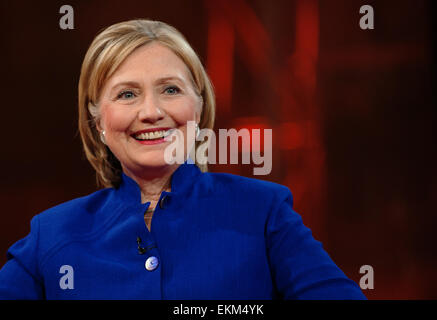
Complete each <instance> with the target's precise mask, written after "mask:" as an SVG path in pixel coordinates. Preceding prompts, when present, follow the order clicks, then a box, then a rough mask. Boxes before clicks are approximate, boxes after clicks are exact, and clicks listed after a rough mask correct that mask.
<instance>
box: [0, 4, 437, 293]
mask: <svg viewBox="0 0 437 320" xmlns="http://www.w3.org/2000/svg"><path fill="white" fill-rule="evenodd" d="M431 3H432V1H414V0H409V1H388V0H385V1H384V0H380V1H370V0H368V1H358V0H353V1H352V0H336V1H317V0H294V1H286V0H279V1H263V0H257V1H249V0H237V1H201V0H191V1H165V2H161V1H129V0H123V1H119V0H118V1H103V0H102V1H76V2H69V3H66V2H60V1H53V2H50V1H47V2H46V1H44V2H42V1H38V2H36V1H35V2H31V1H27V2H23V1H2V2H1V19H0V23H1V28H0V30H1V40H2V49H1V56H2V59H1V61H2V62H3V63H2V71H3V72H2V80H3V81H2V95H1V106H2V114H3V117H2V119H3V120H2V125H1V136H2V141H3V142H2V148H1V150H2V157H1V158H0V161H1V164H0V167H1V168H2V169H3V170H1V173H0V175H1V186H0V188H1V191H0V200H1V204H2V217H1V221H2V222H1V227H0V265H2V264H3V263H4V262H5V261H6V258H5V253H6V250H7V248H8V247H9V246H10V245H11V244H13V243H14V242H15V241H17V240H18V239H20V238H22V237H24V236H25V235H26V234H27V233H28V232H29V221H30V219H31V218H32V217H33V216H34V215H35V214H37V213H39V212H41V211H43V210H45V209H47V208H49V207H51V206H54V205H56V204H58V203H61V202H64V201H67V200H70V199H72V198H75V197H78V196H82V195H86V194H88V193H90V192H93V191H94V190H96V187H95V178H94V172H93V170H92V169H91V167H90V165H89V164H88V163H87V162H86V160H85V158H84V155H83V152H82V149H81V142H80V138H79V136H78V132H77V124H76V122H77V83H78V79H79V71H80V66H81V62H82V59H83V57H84V54H85V52H86V50H87V48H88V46H89V44H90V43H91V41H92V39H93V37H94V36H95V35H96V33H97V32H98V31H99V30H101V29H102V28H104V27H107V26H109V25H111V24H113V23H116V22H120V21H123V20H128V19H133V18H152V19H156V20H162V21H165V22H167V23H169V24H172V25H174V26H175V27H176V28H178V29H179V30H180V31H181V32H182V33H183V34H184V35H185V36H186V37H187V38H188V40H189V41H190V43H191V44H192V46H193V47H194V49H195V50H196V51H197V52H198V53H199V55H200V57H201V59H202V61H203V62H204V64H205V66H206V67H207V69H208V72H209V74H210V76H211V78H212V80H213V82H214V85H215V88H216V90H217V92H216V93H217V101H218V105H217V121H216V129H218V128H237V129H239V128H271V129H273V170H272V172H271V174H270V175H268V176H256V177H255V178H260V179H266V180H270V181H274V182H278V183H281V184H284V185H286V186H288V187H289V188H290V190H291V191H292V192H293V195H294V198H295V209H296V211H298V212H299V213H300V214H301V215H302V216H303V219H304V222H305V224H306V225H308V226H309V227H310V228H311V229H312V230H313V233H314V236H315V237H316V238H317V239H318V240H320V241H322V242H323V244H324V247H325V248H326V250H327V251H328V252H329V253H330V255H331V257H332V258H333V259H334V260H335V262H336V263H337V264H338V265H339V266H340V267H341V268H342V269H343V270H344V271H345V273H346V274H347V275H348V276H349V277H350V278H352V279H353V280H355V281H357V282H358V281H359V279H360V276H361V274H359V269H360V267H361V266H362V265H371V266H372V267H373V268H374V271H375V288H374V289H373V290H365V291H364V293H365V294H366V296H367V297H368V298H369V299H429V298H434V299H435V298H437V294H436V293H435V290H434V287H435V286H436V284H437V283H436V278H437V276H436V275H435V269H436V266H437V263H436V262H437V261H436V255H435V253H434V250H435V249H434V232H435V222H436V216H435V214H436V210H435V206H434V202H433V200H434V199H435V198H436V195H437V184H436V169H435V162H436V159H435V158H436V152H435V129H434V127H433V124H435V120H436V111H435V91H434V89H435V83H436V82H435V80H436V79H435V75H436V73H435V71H436V70H435V61H434V59H433V54H435V42H434V43H433V42H432V41H431V39H432V35H433V34H434V33H435V31H436V29H435V26H433V25H432V24H431V22H432V20H431V18H432V14H433V12H434V11H435V10H434V11H433V8H435V6H432V5H431ZM63 4H70V5H72V7H73V8H74V18H75V20H74V27H75V29H74V30H61V29H60V28H59V19H60V17H61V16H62V15H61V14H59V8H60V7H61V6H62V5H63ZM365 4H370V5H372V6H373V8H374V10H375V29H374V30H361V29H360V28H359V24H358V22H359V19H360V17H361V16H360V14H359V8H360V7H361V6H362V5H365ZM252 168H253V166H252V165H226V166H225V165H215V166H211V171H222V172H231V173H235V174H240V175H246V176H250V177H254V176H253V175H252Z"/></svg>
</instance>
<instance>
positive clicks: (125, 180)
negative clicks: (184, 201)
mask: <svg viewBox="0 0 437 320" xmlns="http://www.w3.org/2000/svg"><path fill="white" fill-rule="evenodd" d="M201 174H202V171H200V169H199V167H197V166H196V165H195V164H194V163H193V161H192V160H191V159H190V158H189V159H188V160H186V161H185V162H184V163H183V164H181V165H179V167H178V168H177V169H176V170H175V172H173V175H172V177H171V192H166V191H164V193H166V194H177V195H179V194H184V193H186V192H188V191H190V190H191V186H192V185H193V184H194V183H195V181H196V179H198V178H199V175H201ZM116 193H117V195H118V196H120V197H121V199H122V200H123V201H127V202H136V203H138V204H139V203H141V190H140V187H139V186H138V184H137V183H136V182H135V180H133V179H132V178H131V177H129V176H127V175H126V174H124V173H122V182H121V184H120V186H119V187H118V189H116Z"/></svg>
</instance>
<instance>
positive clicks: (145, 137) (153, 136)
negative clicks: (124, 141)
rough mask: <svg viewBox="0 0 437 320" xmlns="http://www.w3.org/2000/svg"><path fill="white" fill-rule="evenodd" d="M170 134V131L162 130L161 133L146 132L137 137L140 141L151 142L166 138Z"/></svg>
mask: <svg viewBox="0 0 437 320" xmlns="http://www.w3.org/2000/svg"><path fill="white" fill-rule="evenodd" d="M169 134H170V130H167V131H165V130H161V131H153V132H144V133H140V134H138V135H136V136H135V138H136V139H138V140H151V139H159V138H163V137H166V136H168V135H169Z"/></svg>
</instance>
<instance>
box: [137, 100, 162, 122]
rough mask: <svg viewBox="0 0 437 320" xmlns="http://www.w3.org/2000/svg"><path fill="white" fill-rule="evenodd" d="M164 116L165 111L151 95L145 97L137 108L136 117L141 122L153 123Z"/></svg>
mask: <svg viewBox="0 0 437 320" xmlns="http://www.w3.org/2000/svg"><path fill="white" fill-rule="evenodd" d="M164 116H165V112H164V110H163V109H161V108H160V106H159V102H158V100H157V99H155V98H154V97H153V96H149V97H146V98H145V99H144V101H143V103H142V104H141V105H140V109H139V110H138V119H139V120H140V121H141V122H150V123H154V122H157V121H159V120H161V119H163V118H164Z"/></svg>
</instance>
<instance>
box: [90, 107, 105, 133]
mask: <svg viewBox="0 0 437 320" xmlns="http://www.w3.org/2000/svg"><path fill="white" fill-rule="evenodd" d="M88 110H89V112H90V114H91V117H93V120H94V122H95V123H96V129H97V131H99V132H102V131H103V130H104V129H103V126H102V124H101V120H102V117H101V116H100V113H99V109H98V107H97V105H95V104H93V103H92V102H89V103H88Z"/></svg>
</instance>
